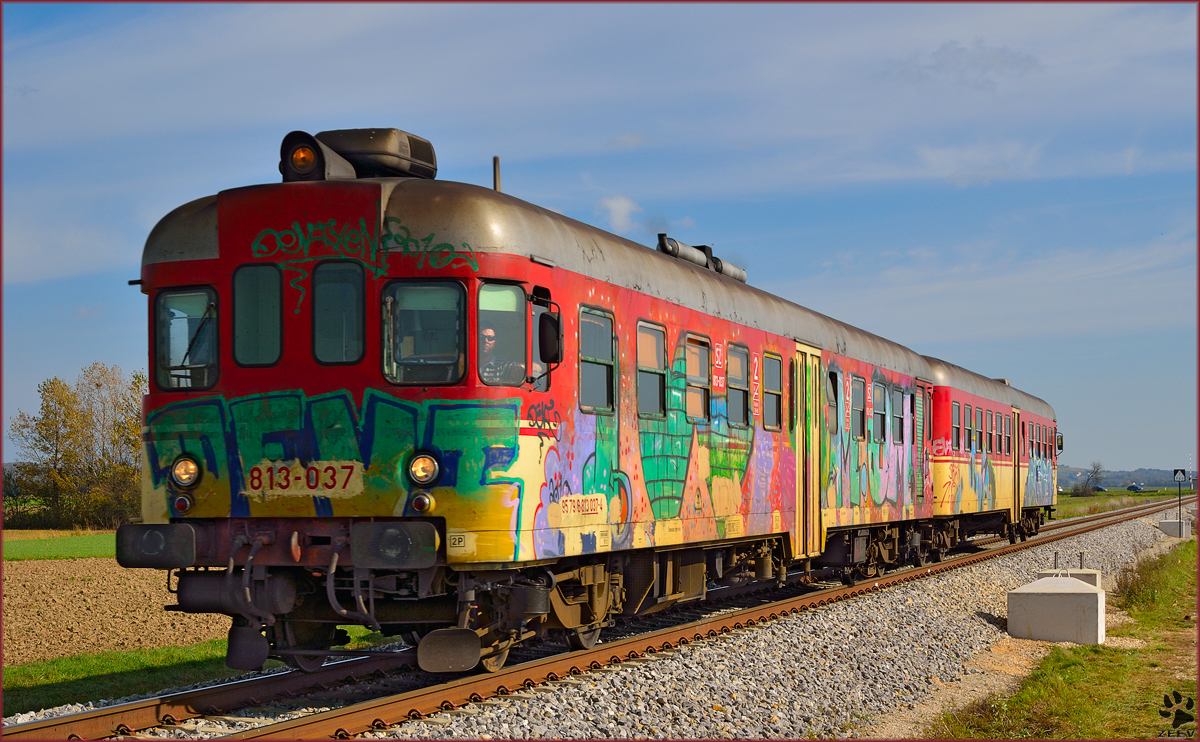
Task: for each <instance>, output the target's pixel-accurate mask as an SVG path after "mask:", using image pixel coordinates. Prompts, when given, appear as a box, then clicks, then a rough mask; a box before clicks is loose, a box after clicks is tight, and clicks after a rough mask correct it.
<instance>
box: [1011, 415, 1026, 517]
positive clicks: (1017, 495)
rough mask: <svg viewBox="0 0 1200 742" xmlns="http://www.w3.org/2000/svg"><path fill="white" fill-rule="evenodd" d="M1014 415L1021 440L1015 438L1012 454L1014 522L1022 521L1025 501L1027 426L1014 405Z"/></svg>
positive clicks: (1015, 430)
mask: <svg viewBox="0 0 1200 742" xmlns="http://www.w3.org/2000/svg"><path fill="white" fill-rule="evenodd" d="M1012 416H1013V423H1012V424H1013V433H1018V432H1019V433H1020V434H1019V435H1015V436H1013V437H1014V438H1017V439H1019V440H1020V443H1019V444H1018V443H1017V441H1016V440H1014V441H1013V452H1012V454H1013V455H1012V467H1013V468H1012V479H1013V486H1012V498H1013V508H1012V510H1013V512H1012V522H1013V523H1020V522H1021V503H1022V502H1023V497H1022V495H1021V484H1022V479H1021V457H1022V456H1024V454H1025V426H1024V425H1022V424H1021V411H1020V410H1018V409H1017V408H1016V407H1014V408H1013V412H1012ZM1018 446H1019V447H1018Z"/></svg>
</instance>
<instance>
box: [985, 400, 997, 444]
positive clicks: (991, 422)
mask: <svg viewBox="0 0 1200 742" xmlns="http://www.w3.org/2000/svg"><path fill="white" fill-rule="evenodd" d="M995 430H996V421H995V419H994V418H993V417H992V411H991V410H988V411H987V452H988V453H994V452H995V449H994V448H992V436H993V433H994V432H995Z"/></svg>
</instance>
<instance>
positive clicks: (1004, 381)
mask: <svg viewBox="0 0 1200 742" xmlns="http://www.w3.org/2000/svg"><path fill="white" fill-rule="evenodd" d="M992 381H998V382H1000V383H1001V384H1003V385H1004V386H1012V384H1010V383H1008V379H992Z"/></svg>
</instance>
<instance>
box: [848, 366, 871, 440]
mask: <svg viewBox="0 0 1200 742" xmlns="http://www.w3.org/2000/svg"><path fill="white" fill-rule="evenodd" d="M850 434H851V436H853V437H854V439H855V440H860V441H861V440H863V439H864V438H866V437H867V382H866V381H865V380H864V379H860V378H858V377H857V376H852V377H850Z"/></svg>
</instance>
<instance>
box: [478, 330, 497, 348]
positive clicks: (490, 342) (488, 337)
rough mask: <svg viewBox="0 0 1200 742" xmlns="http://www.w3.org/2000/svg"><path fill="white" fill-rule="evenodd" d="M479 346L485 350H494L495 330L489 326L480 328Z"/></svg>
mask: <svg viewBox="0 0 1200 742" xmlns="http://www.w3.org/2000/svg"><path fill="white" fill-rule="evenodd" d="M479 347H480V348H482V349H483V350H485V351H490V350H494V349H495V347H496V331H495V330H492V329H491V328H488V329H485V330H482V331H481V332H480V333H479Z"/></svg>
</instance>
